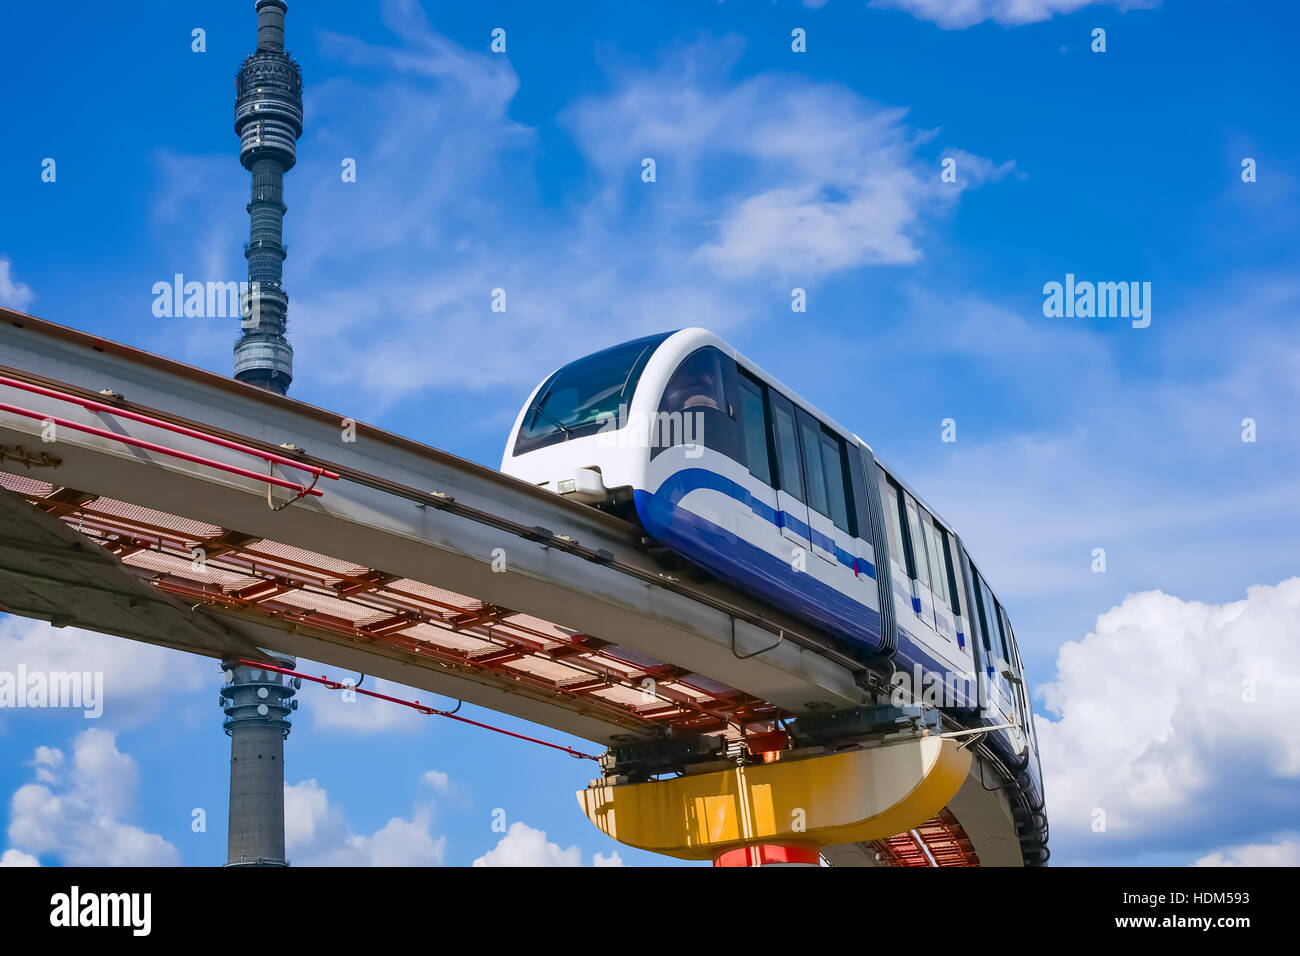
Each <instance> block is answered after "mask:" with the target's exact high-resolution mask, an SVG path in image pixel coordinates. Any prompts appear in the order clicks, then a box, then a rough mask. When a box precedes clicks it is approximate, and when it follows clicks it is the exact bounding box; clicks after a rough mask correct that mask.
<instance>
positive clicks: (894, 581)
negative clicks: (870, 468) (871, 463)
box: [876, 465, 914, 626]
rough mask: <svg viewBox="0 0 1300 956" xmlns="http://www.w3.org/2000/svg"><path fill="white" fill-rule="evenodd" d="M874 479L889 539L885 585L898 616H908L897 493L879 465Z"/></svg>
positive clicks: (907, 573)
mask: <svg viewBox="0 0 1300 956" xmlns="http://www.w3.org/2000/svg"><path fill="white" fill-rule="evenodd" d="M876 480H877V482H878V483H879V485H880V510H881V511H883V512H884V517H885V537H886V538H887V539H888V540H889V572H890V573H889V583H890V586H891V588H892V590H893V593H894V606H895V608H896V609H897V611H898V614H899V615H911V614H913V613H914V612H913V610H912V586H911V584H910V583H908V582H910V581H911V580H912V572H911V568H910V566H909V564H908V561H907V551H906V549H905V548H904V546H903V511H902V503H901V502H900V501H899V497H898V496H899V495H900V494H901V492H900V491H899V488H898V486H897V485H896V484H894V483H893V482H892V481H890V480H889V476H888V475H887V474H885V470H884V469H883V468H881V467H880V466H879V465H877V466H876ZM876 555H877V561H883V560H885V556H884V555H883V554H881V553H880V551H877V552H876ZM898 620H899V622H900V623H901V622H903V621H905V620H906V617H905V616H899V617H898ZM904 626H905V625H904Z"/></svg>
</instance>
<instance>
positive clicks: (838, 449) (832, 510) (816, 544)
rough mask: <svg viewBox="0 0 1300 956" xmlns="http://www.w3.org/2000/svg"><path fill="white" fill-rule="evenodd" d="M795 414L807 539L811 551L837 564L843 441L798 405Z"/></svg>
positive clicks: (843, 504) (842, 529)
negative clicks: (806, 509) (826, 430)
mask: <svg viewBox="0 0 1300 956" xmlns="http://www.w3.org/2000/svg"><path fill="white" fill-rule="evenodd" d="M796 415H797V419H798V425H799V444H800V446H801V447H802V450H803V476H804V488H805V489H806V491H807V492H808V494H807V501H808V540H809V542H810V544H811V545H812V553H813V554H815V555H817V557H819V558H821V559H822V560H823V561H825V562H826V563H827V564H830V565H838V564H839V559H838V558H837V557H836V556H835V549H836V545H837V544H843V545H847V544H848V541H847V540H846V539H847V537H848V526H849V517H848V499H847V496H846V494H845V481H844V442H843V441H842V440H840V439H839V438H832V437H831V436H830V435H827V434H826V432H825V430H824V429H823V428H822V426H821V423H820V422H818V421H817V419H815V418H813V417H812V416H811V415H809V414H808V413H807V412H805V411H804V410H803V409H798V410H797V412H796ZM845 550H847V548H846V549H845Z"/></svg>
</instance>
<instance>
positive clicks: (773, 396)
mask: <svg viewBox="0 0 1300 956" xmlns="http://www.w3.org/2000/svg"><path fill="white" fill-rule="evenodd" d="M767 395H768V398H769V400H770V401H771V407H772V441H773V443H774V444H775V445H776V465H777V479H778V481H779V482H780V488H781V490H782V491H784V492H785V493H786V494H788V495H790V496H792V497H794V498H798V499H799V500H800V501H803V500H804V496H803V474H802V472H801V470H800V467H799V435H798V432H797V431H796V430H795V419H794V405H793V404H791V402H790V400H789V399H788V398H786V397H785V396H783V395H778V394H777V393H776V392H773V391H771V390H769V391H768V393H767Z"/></svg>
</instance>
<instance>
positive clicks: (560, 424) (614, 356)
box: [514, 332, 672, 455]
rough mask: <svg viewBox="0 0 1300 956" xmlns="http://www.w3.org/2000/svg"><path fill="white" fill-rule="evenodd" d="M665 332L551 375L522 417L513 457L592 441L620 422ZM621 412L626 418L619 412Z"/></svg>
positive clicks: (589, 358) (667, 334) (609, 351)
mask: <svg viewBox="0 0 1300 956" xmlns="http://www.w3.org/2000/svg"><path fill="white" fill-rule="evenodd" d="M671 334H672V333H671V332H664V333H661V334H659V335H650V336H647V337H646V338H643V339H636V340H635V341H632V342H625V343H624V344H622V345H615V346H614V347H612V348H608V349H605V350H604V351H603V352H597V353H595V354H594V355H588V356H587V357H586V358H583V359H578V361H576V362H570V363H569V364H568V365H566V366H564V368H562V369H560V370H559V371H558V372H556V373H555V374H554V375H552V376H551V377H550V378H549V379H547V381H546V382H545V384H543V385H542V387H541V388H540V389H539V390H538V392H537V398H536V399H534V401H533V404H532V405H530V406H529V407H528V409H527V410H526V411H525V412H524V418H523V422H522V424H521V425H520V426H519V437H518V438H517V439H516V441H515V452H514V453H515V454H516V455H522V454H524V453H525V452H529V451H532V450H534V449H536V448H542V447H544V446H546V445H552V444H555V443H556V442H562V441H567V440H568V439H570V438H578V437H580V436H582V435H591V434H594V433H596V432H598V431H600V430H601V428H603V427H606V423H607V422H609V421H610V420H611V418H612V417H615V416H619V420H618V421H617V422H616V427H622V425H623V424H624V422H623V421H622V420H621V414H625V413H626V407H627V406H628V405H630V404H631V402H632V393H633V392H635V391H636V385H637V381H638V380H639V379H640V378H641V371H642V370H643V369H644V368H645V365H646V362H648V361H649V360H650V356H651V354H653V353H654V350H655V349H656V348H658V347H659V344H660V343H661V342H663V340H664V339H666V338H668V336H669V335H671ZM620 409H621V410H622V412H621V411H620Z"/></svg>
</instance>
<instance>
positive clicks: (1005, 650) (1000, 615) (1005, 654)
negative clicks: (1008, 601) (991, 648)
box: [993, 598, 1015, 664]
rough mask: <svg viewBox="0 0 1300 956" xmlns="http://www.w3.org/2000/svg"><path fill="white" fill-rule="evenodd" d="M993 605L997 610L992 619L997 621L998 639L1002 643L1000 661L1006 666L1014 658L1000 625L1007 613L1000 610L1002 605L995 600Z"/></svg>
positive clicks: (1005, 634)
mask: <svg viewBox="0 0 1300 956" xmlns="http://www.w3.org/2000/svg"><path fill="white" fill-rule="evenodd" d="M993 604H994V606H995V607H996V608H997V613H996V614H995V615H994V617H996V618H997V620H998V637H999V639H1000V640H1001V642H1002V659H1003V660H1004V661H1006V662H1007V664H1011V663H1012V662H1013V661H1014V660H1015V658H1014V657H1012V656H1011V649H1010V648H1009V647H1008V646H1007V643H1008V642H1007V632H1006V630H1004V628H1003V625H1002V621H1003V620H1004V619H1005V617H1006V613H1007V612H1006V611H1004V610H1002V605H1001V604H999V603H998V602H997V598H994V599H993Z"/></svg>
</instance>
